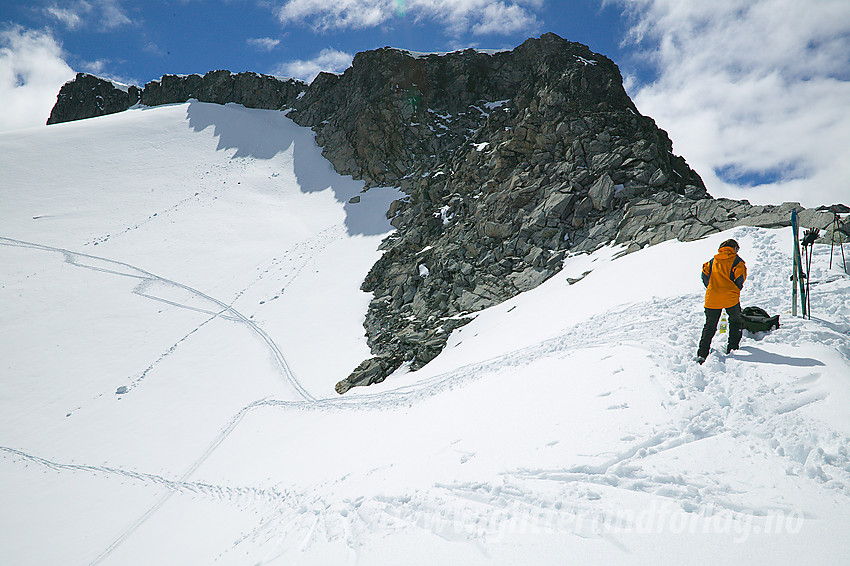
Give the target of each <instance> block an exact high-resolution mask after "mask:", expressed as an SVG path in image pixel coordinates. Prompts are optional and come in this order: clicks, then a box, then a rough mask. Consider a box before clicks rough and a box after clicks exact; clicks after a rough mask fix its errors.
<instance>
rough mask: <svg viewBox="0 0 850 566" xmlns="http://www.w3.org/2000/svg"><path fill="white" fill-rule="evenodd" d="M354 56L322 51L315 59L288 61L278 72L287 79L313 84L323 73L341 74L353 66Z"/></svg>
mask: <svg viewBox="0 0 850 566" xmlns="http://www.w3.org/2000/svg"><path fill="white" fill-rule="evenodd" d="M352 59H353V55H351V54H350V53H345V52H343V51H337V50H335V49H322V51H321V52H320V53H319V54H318V55H317V56H316V57H314V58H313V59H308V60H300V59H299V60H295V61H287V62H286V63H283V64H281V65H280V66H279V67H278V70H277V71H276V72H277V73H278V74H281V75H283V76H286V77H293V78H296V79H301V80H302V81H306V82H308V83H309V82H312V81H313V79H315V78H316V75H318V74H319V73H320V72H322V71H326V72H328V73H341V72H343V71H345V69H347V68H348V67H349V66H351V61H352Z"/></svg>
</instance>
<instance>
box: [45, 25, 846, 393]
mask: <svg viewBox="0 0 850 566" xmlns="http://www.w3.org/2000/svg"><path fill="white" fill-rule="evenodd" d="M89 77H90V78H89ZM96 81H100V82H96ZM110 88H111V89H112V90H110ZM134 88H135V89H136V91H133V90H131V91H129V92H127V93H125V94H126V95H127V98H126V99H125V98H122V97H121V95H119V94H117V93H115V92H113V91H115V90H118V89H116V88H115V87H114V86H112V84H111V83H108V82H107V81H101V80H100V79H96V78H95V77H91V76H90V75H78V77H77V79H75V81H73V82H71V83H68V84H66V85H65V86H64V87H63V89H62V92H60V95H59V99H58V100H57V104H56V107H54V113H53V114H51V120H52V122H49V123H55V122H59V121H66V120H71V119H80V118H83V117H89V116H99V115H102V114H106V113H110V112H114V111H120V110H121V109H125V108H127V107H129V106H131V105H132V104H135V101H140V102H141V103H142V104H146V105H151V106H153V105H158V104H168V103H176V102H185V101H186V100H189V99H190V98H195V99H198V100H200V101H202V102H215V103H219V104H224V103H228V102H236V103H239V104H242V105H244V106H248V107H251V108H266V109H281V110H283V109H288V110H290V114H289V116H290V117H291V118H292V119H293V120H294V121H295V122H296V123H298V124H300V125H303V126H308V127H310V128H312V129H313V130H314V131H315V132H316V141H317V143H318V144H319V145H320V146H322V152H323V155H325V157H326V158H327V159H329V160H330V161H331V162H332V163H333V165H334V167H335V168H336V170H337V171H338V172H339V173H341V174H348V175H352V176H353V177H354V178H356V179H362V180H363V181H364V182H365V184H366V186H367V187H374V186H395V187H399V188H400V189H401V190H402V191H403V192H405V193H406V194H407V197H406V198H404V199H402V200H398V201H395V202H394V203H392V205H391V206H390V209H389V211H388V213H387V217H388V218H390V219H391V223H392V225H393V226H395V227H396V228H397V230H396V231H395V232H394V233H393V234H392V235H391V236H389V237H388V238H387V239H386V240H385V241H384V242H383V243H382V245H381V247H382V249H383V250H384V254H383V256H382V257H381V259H380V260H378V262H377V263H376V264H375V265H374V266H373V267H372V269H371V270H370V272H369V274H368V275H367V277H366V279H365V281H364V282H363V286H362V289H363V290H364V291H367V292H371V293H372V294H373V296H374V298H373V300H372V301H371V303H370V305H369V309H368V313H367V315H366V320H365V322H364V327H365V329H366V334H367V338H368V343H369V345H370V347H371V349H372V353H373V354H374V357H373V358H370V359H368V360H365V361H363V363H361V364H360V365H359V366H358V367H357V368H355V369H354V371H353V372H352V373H351V375H349V376H348V377H347V378H345V379H343V380H341V381H340V382H339V383H338V384H337V387H336V389H337V391H338V392H339V393H344V392H345V391H347V390H348V389H350V388H351V387H354V386H359V385H369V384H371V383H376V382H380V381H383V380H384V379H385V378H386V377H387V375H389V374H390V373H392V372H393V371H395V370H396V369H397V368H398V367H400V366H401V365H402V364H405V363H406V364H409V366H410V368H411V369H414V370H415V369H418V368H420V367H422V366H423V365H425V364H426V363H428V362H429V361H430V360H432V359H433V358H434V357H435V356H436V355H437V354H439V352H440V351H441V350H442V349H443V348H444V346H445V344H446V341H447V339H448V336H449V334H450V333H451V331H452V330H453V329H455V328H457V327H459V326H461V325H463V324H465V323H466V322H467V321H468V320H469V318H468V316H467V315H468V314H470V313H472V312H475V311H478V310H481V309H483V308H486V307H488V306H491V305H494V304H497V303H499V302H502V301H504V300H506V299H508V298H510V297H512V296H514V295H516V294H517V293H520V292H522V291H526V290H528V289H532V288H534V287H536V286H537V285H539V284H540V283H542V282H543V281H545V280H546V279H548V278H549V277H551V276H552V275H553V274H554V273H556V272H557V271H559V270H560V269H561V265H562V261H563V259H564V257H565V256H566V254H567V253H578V252H589V251H593V250H595V249H598V248H599V247H601V246H603V245H605V244H608V243H610V242H616V243H620V244H624V245H625V246H626V251H628V252H630V251H635V250H638V249H640V248H642V247H644V246H646V245H653V244H656V243H659V242H663V241H665V240H669V239H672V238H678V239H680V240H683V241H687V240H694V239H698V238H701V237H703V236H705V235H707V234H710V233H713V232H717V231H721V230H726V229H728V228H732V227H734V226H741V225H750V226H761V227H779V226H787V225H788V223H789V218H790V214H789V213H790V211H791V209H792V208H797V209H798V211H800V217H801V223H802V224H803V225H804V226H818V227H826V226H829V225H830V224H831V223H832V220H833V214H832V213H831V212H829V211H816V210H803V209H802V208H801V207H800V206H799V204H797V203H785V204H783V205H779V206H752V205H750V204H749V203H748V202H747V201H733V200H728V199H713V198H711V196H710V195H708V193H707V192H706V190H705V186H704V184H703V182H702V180H701V179H700V177H699V175H697V174H696V173H695V172H694V171H693V170H692V169H691V168H690V167H689V166H688V165H687V163H686V162H685V160H684V159H682V158H681V157H679V156H676V155H674V154H673V151H672V143H671V141H670V139H669V137H668V136H667V134H666V132H664V131H663V130H661V129H659V128H658V127H657V126H656V124H655V122H654V121H653V120H652V119H651V118H649V117H647V116H642V115H641V114H640V113H639V112H638V110H637V108H636V107H635V106H634V104H633V103H632V101H631V100H630V99H629V97H628V95H627V94H626V92H625V90H624V89H623V85H622V77H621V75H620V72H619V69H618V68H617V66H616V65H615V64H614V63H613V62H612V61H610V60H609V59H607V58H606V57H604V56H602V55H599V54H596V53H593V52H591V51H590V50H589V49H588V48H587V47H586V46H584V45H581V44H579V43H571V42H568V41H565V40H563V39H561V38H560V37H558V36H556V35H554V34H545V35H543V36H542V37H541V38H539V39H530V40H528V41H526V42H524V43H523V44H522V45H520V46H519V47H517V48H516V49H514V50H512V51H505V52H500V53H494V54H488V53H483V52H479V51H474V50H464V51H458V52H455V53H449V54H445V55H424V56H414V55H412V54H410V53H408V52H406V51H403V50H398V49H390V48H384V49H378V50H374V51H368V52H364V53H359V54H357V56H356V57H355V58H354V61H353V63H352V66H351V67H350V68H349V69H347V70H346V71H345V73H343V74H342V75H332V74H328V73H322V74H320V75H319V76H318V77H317V78H316V79H315V80H314V81H313V82H312V83H311V84H310V85H309V87H308V86H307V85H306V84H304V83H302V82H300V81H295V80H291V79H290V80H281V79H278V78H275V77H269V76H266V75H257V74H255V73H239V74H232V73H229V72H227V71H212V72H209V73H207V74H206V75H204V76H200V75H189V76H176V75H166V76H164V77H163V78H162V79H161V80H159V81H153V82H150V83H148V84H147V85H145V88H144V90H140V89H137V87H131V89H134ZM121 92H123V91H121ZM134 96H135V100H134V98H133V97H134ZM107 101H108V102H107ZM122 106H123V108H122ZM54 114H55V115H56V118H55V119H54ZM842 229H843V230H845V231H848V232H850V223H848V222H845V223H844V224H843V228H842Z"/></svg>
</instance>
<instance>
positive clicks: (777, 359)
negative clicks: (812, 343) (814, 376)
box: [736, 346, 824, 367]
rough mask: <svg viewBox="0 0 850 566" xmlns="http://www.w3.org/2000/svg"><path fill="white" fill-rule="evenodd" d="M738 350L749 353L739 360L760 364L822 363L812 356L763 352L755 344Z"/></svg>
mask: <svg viewBox="0 0 850 566" xmlns="http://www.w3.org/2000/svg"><path fill="white" fill-rule="evenodd" d="M738 352H741V353H745V352H746V353H747V354H749V355H748V356H743V357H740V359H741V360H746V361H748V362H756V363H760V364H776V365H782V366H795V367H813V366H822V365H824V363H823V362H822V361H820V360H816V359H814V358H793V357H791V356H783V355H781V354H773V353H771V352H765V351H764V350H762V349H761V348H756V347H755V346H744V347H742V348H741V349H740V350H738ZM736 357H738V356H736Z"/></svg>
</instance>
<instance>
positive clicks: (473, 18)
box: [277, 0, 543, 35]
mask: <svg viewBox="0 0 850 566" xmlns="http://www.w3.org/2000/svg"><path fill="white" fill-rule="evenodd" d="M542 4H543V0H513V1H507V2H506V1H503V0H287V1H286V2H284V3H283V5H282V6H281V7H280V8H279V9H278V12H277V15H278V18H279V19H280V21H281V22H282V23H284V24H288V23H306V24H308V25H310V26H312V27H313V28H315V29H318V30H334V29H347V28H353V29H362V28H369V27H375V26H378V25H381V24H383V23H385V22H388V21H391V20H393V19H394V18H411V19H413V20H415V21H423V20H429V21H435V22H437V23H439V24H441V25H443V26H444V28H445V29H446V31H447V32H448V33H450V34H453V35H459V34H462V33H465V32H467V31H471V32H472V33H473V34H476V35H485V34H510V33H515V32H520V31H523V30H525V31H528V30H531V29H533V28H535V27H537V25H538V21H537V18H536V17H535V15H534V13H533V9H534V8H539V7H540V6H541V5H542Z"/></svg>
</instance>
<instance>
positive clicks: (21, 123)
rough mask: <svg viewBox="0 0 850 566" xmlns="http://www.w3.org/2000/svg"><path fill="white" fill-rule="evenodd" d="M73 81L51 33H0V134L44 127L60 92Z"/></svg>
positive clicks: (71, 74)
mask: <svg viewBox="0 0 850 566" xmlns="http://www.w3.org/2000/svg"><path fill="white" fill-rule="evenodd" d="M73 78H74V71H73V70H71V67H69V66H68V64H67V63H66V62H65V59H64V57H63V54H62V48H61V47H60V46H59V44H58V43H57V42H56V40H55V39H54V38H53V36H52V35H50V33H48V32H43V31H34V30H25V29H23V28H21V27H13V28H10V29H6V30H4V31H0V100H2V101H3V103H2V104H0V131H6V130H15V129H18V128H27V127H32V126H43V125H44V124H45V123H46V122H47V118H48V116H50V110H51V109H52V108H53V104H54V103H55V102H56V95H57V94H58V93H59V89H60V88H61V87H62V85H63V84H64V83H65V82H67V81H69V80H71V79H73Z"/></svg>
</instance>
